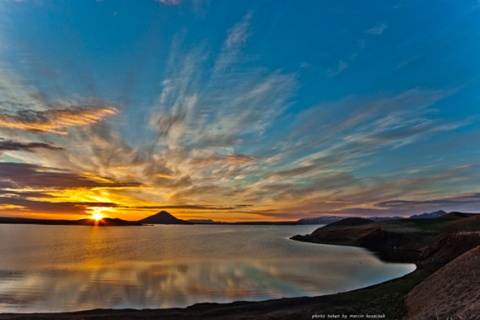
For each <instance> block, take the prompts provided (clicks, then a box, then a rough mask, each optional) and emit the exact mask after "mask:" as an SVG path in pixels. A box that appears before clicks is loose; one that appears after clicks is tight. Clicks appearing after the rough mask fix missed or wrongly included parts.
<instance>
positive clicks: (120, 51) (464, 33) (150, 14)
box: [0, 0, 480, 221]
mask: <svg viewBox="0 0 480 320" xmlns="http://www.w3.org/2000/svg"><path fill="white" fill-rule="evenodd" d="M479 56H480V3H479V2H478V1H461V2H452V1H421V2H419V1H381V2H380V1H300V2H299V1H281V2H280V1H213V0H211V1H207V0H191V1H186V0H163V1H162V0H158V1H154V0H152V1H149V0H145V1H126V0H125V1H112V0H104V1H94V0H91V1H90V0H85V1H83V0H82V1H80V0H78V1H44V0H23V1H13V0H2V1H0V215H10V216H26V217H60V216H62V217H77V216H82V215H89V214H92V213H98V212H101V213H103V214H105V215H110V216H115V217H121V218H127V219H128V218H130V219H135V218H137V217H138V218H141V217H143V216H146V215H148V214H150V213H154V212H156V211H158V210H159V209H166V210H168V211H170V212H172V213H174V214H176V215H177V216H179V217H184V218H213V219H216V220H225V221H227V220H274V219H280V220H293V219H297V218H303V217H314V216H320V215H332V214H335V215H352V214H356V215H362V216H372V215H411V214H417V213H420V212H425V211H433V210H438V209H443V210H446V211H449V210H463V211H471V212H472V211H478V208H479V204H480V189H479V186H478V181H479V178H480V169H479V163H480V162H479V160H480V148H479V147H478V143H477V141H478V140H479V139H480V126H479V120H480V118H479V116H480V107H479V104H480V90H479V89H480V79H479V75H480V59H479V58H478V57H479Z"/></svg>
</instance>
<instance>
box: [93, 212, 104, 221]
mask: <svg viewBox="0 0 480 320" xmlns="http://www.w3.org/2000/svg"><path fill="white" fill-rule="evenodd" d="M92 219H93V220H95V221H99V220H102V219H103V214H101V213H94V214H92Z"/></svg>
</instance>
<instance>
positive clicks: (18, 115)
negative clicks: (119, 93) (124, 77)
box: [0, 106, 118, 134]
mask: <svg viewBox="0 0 480 320" xmlns="http://www.w3.org/2000/svg"><path fill="white" fill-rule="evenodd" d="M116 113H118V110H117V109H115V108H113V107H100V108H99V107H95V106H83V107H73V108H69V109H52V110H46V111H34V110H18V111H16V112H14V113H13V114H11V113H5V112H4V113H2V114H0V128H8V129H17V130H28V131H35V132H45V133H55V134H67V131H66V130H65V129H66V128H68V127H77V126H84V125H90V124H93V123H96V122H98V121H101V120H103V119H104V118H105V117H107V116H112V115H114V114H116Z"/></svg>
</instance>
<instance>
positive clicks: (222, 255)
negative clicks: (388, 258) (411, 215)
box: [0, 225, 415, 312]
mask: <svg viewBox="0 0 480 320" xmlns="http://www.w3.org/2000/svg"><path fill="white" fill-rule="evenodd" d="M317 227H318V226H246V225H193V226H189V225H175V226H174V225H170V226H166V225H157V226H145V227H104V228H102V227H83V226H42V225H0V312H63V311H78V310H88V309H95V308H117V309H118V308H135V309H143V308H170V307H185V306H188V305H192V304H194V303H199V302H222V303H223V302H231V301H238V300H244V301H259V300H267V299H273V298H282V297H299V296H316V295H323V294H330V293H337V292H342V291H347V290H352V289H356V288H360V287H365V286H368V285H372V284H376V283H380V282H383V281H386V280H389V279H392V278H396V277H400V276H403V275H405V274H407V273H410V272H412V271H413V270H414V269H415V266H414V265H413V264H399V263H385V262H382V261H380V260H379V259H378V258H377V257H376V256H375V255H374V254H372V253H370V252H368V251H367V250H364V249H361V248H353V247H340V246H330V245H320V244H311V243H303V242H297V241H293V240H290V239H288V238H289V237H290V236H293V235H296V234H307V233H311V232H312V231H313V230H315V229H316V228H317Z"/></svg>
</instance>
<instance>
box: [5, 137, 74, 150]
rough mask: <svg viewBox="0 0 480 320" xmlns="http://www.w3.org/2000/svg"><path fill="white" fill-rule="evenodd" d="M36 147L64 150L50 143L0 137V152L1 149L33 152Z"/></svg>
mask: <svg viewBox="0 0 480 320" xmlns="http://www.w3.org/2000/svg"><path fill="white" fill-rule="evenodd" d="M37 149H46V150H65V149H64V148H62V147H57V146H55V145H52V144H48V143H43V142H20V141H14V140H5V139H1V138H0V152H2V151H26V152H34V151H35V150H37Z"/></svg>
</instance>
